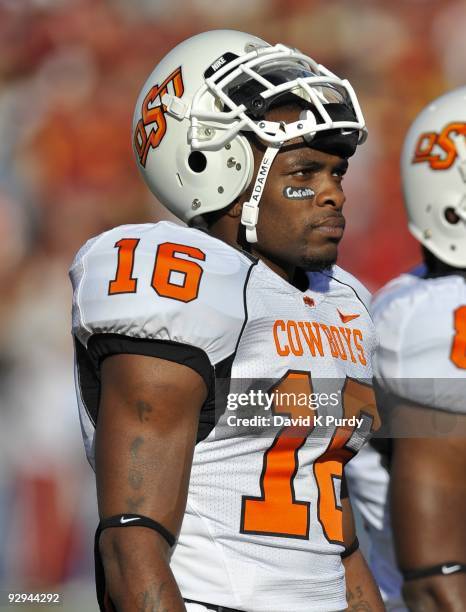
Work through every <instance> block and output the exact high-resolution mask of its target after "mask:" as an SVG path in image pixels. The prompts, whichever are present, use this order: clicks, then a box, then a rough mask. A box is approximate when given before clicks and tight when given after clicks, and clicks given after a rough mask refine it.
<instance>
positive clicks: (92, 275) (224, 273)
mask: <svg viewBox="0 0 466 612" xmlns="http://www.w3.org/2000/svg"><path fill="white" fill-rule="evenodd" d="M251 265H252V261H250V260H249V258H248V257H246V256H245V255H243V254H242V253H240V252H239V251H237V250H235V249H233V248H232V247H230V246H228V245H226V244H225V243H223V242H221V241H220V240H217V239H215V238H212V237H211V236H209V235H208V234H206V233H204V232H201V231H199V230H196V229H191V228H186V227H181V226H179V225H176V224H174V223H171V222H167V221H163V222H160V223H157V224H145V225H126V226H121V227H117V228H114V229H112V230H110V231H108V232H106V233H104V234H102V235H100V236H98V237H97V238H93V239H92V240H90V241H89V242H88V243H87V244H86V245H85V246H84V247H83V248H82V249H81V250H80V251H79V253H78V254H77V256H76V258H75V260H74V262H73V264H72V266H71V269H70V276H71V280H72V284H73V289H74V296H73V333H74V335H75V336H76V337H77V338H78V339H79V340H80V342H81V343H82V344H83V345H84V346H87V343H88V341H89V339H90V337H91V336H92V335H93V334H119V335H122V336H129V337H130V338H137V339H142V340H170V341H172V342H177V343H183V344H188V345H192V346H195V347H197V348H200V349H202V350H203V351H205V352H206V353H207V355H208V357H209V359H210V362H211V364H213V365H215V364H216V363H218V362H220V361H222V360H223V359H224V358H226V357H227V356H229V355H230V354H231V353H233V352H234V350H235V347H236V342H237V340H238V337H239V335H240V331H241V327H242V325H243V321H244V297H243V291H244V287H245V284H246V281H247V277H248V271H249V269H250V267H251Z"/></svg>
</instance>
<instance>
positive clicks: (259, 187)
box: [241, 144, 281, 244]
mask: <svg viewBox="0 0 466 612" xmlns="http://www.w3.org/2000/svg"><path fill="white" fill-rule="evenodd" d="M280 146H281V145H280V144H278V145H276V146H272V147H267V150H266V151H265V153H264V157H263V158H262V161H261V163H260V166H259V171H258V173H257V176H256V180H255V183H254V187H253V190H252V193H251V197H250V199H249V201H248V202H244V204H243V210H242V213H241V223H242V224H243V225H244V226H245V227H246V240H247V241H248V242H249V243H251V244H254V243H256V242H257V232H256V225H257V221H258V219H259V203H260V201H261V197H262V193H263V192H264V187H265V182H266V180H267V177H268V175H269V171H270V168H271V166H272V163H273V160H274V159H275V156H276V155H277V153H278V152H279V151H280Z"/></svg>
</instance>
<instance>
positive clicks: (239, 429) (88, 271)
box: [71, 222, 378, 612]
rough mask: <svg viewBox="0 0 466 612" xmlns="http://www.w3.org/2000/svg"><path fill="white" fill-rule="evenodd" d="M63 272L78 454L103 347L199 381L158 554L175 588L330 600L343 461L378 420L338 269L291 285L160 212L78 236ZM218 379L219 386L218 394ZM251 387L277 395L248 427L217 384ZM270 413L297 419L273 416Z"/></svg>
mask: <svg viewBox="0 0 466 612" xmlns="http://www.w3.org/2000/svg"><path fill="white" fill-rule="evenodd" d="M71 277H72V281H73V285H74V308H73V333H74V336H75V338H76V367H77V377H76V380H77V391H78V401H79V403H80V414H81V422H82V429H83V435H84V441H85V445H86V450H87V454H88V457H89V460H90V462H91V463H92V464H93V462H94V432H95V422H96V417H97V409H98V397H99V364H100V362H101V360H102V359H104V358H105V357H106V356H108V355H111V354H116V353H128V352H129V353H136V354H144V355H153V356H156V357H161V358H164V359H168V360H172V361H177V362H180V363H184V364H185V365H187V366H189V367H191V368H193V369H195V370H196V371H197V372H199V374H200V375H201V376H202V377H203V378H204V380H205V381H206V384H207V386H208V388H209V389H210V394H209V398H208V400H207V401H206V404H205V405H204V407H203V409H202V411H201V415H200V423H199V432H198V440H197V444H196V447H195V452H194V458H193V465H192V470H191V478H190V483H189V493H188V501H187V507H186V513H185V517H184V520H183V525H182V528H181V533H180V535H179V538H178V541H177V544H176V547H175V549H174V552H173V556H172V560H171V567H172V569H173V572H174V575H175V577H176V580H177V582H178V584H179V587H180V590H181V592H182V594H183V596H184V597H185V598H187V599H192V600H196V601H204V602H205V601H207V602H211V603H215V604H217V605H222V606H227V607H233V608H236V609H239V610H248V611H249V612H283V611H284V610H287V611H289V612H312V611H316V612H317V611H322V610H325V611H326V612H331V611H337V610H343V609H345V608H346V598H345V581H344V568H343V565H342V562H341V556H340V555H341V553H342V551H343V550H344V545H343V536H342V520H341V519H342V511H341V505H340V486H341V482H342V474H343V465H344V464H345V463H346V462H347V461H348V460H349V459H350V458H351V457H352V456H353V455H354V454H355V453H356V452H357V451H358V450H359V449H360V447H361V446H362V444H363V443H364V441H365V439H366V438H367V436H368V435H369V433H370V431H371V430H373V429H374V428H375V427H376V426H377V421H378V416H377V413H376V410H375V406H374V402H373V394H372V388H371V387H370V384H369V383H370V381H371V377H372V368H371V358H372V353H373V351H374V349H375V334H374V329H373V324H372V321H371V318H370V315H369V314H368V312H367V310H366V308H365V306H364V304H363V302H362V301H361V300H360V299H359V298H358V296H357V294H356V292H355V290H354V289H353V288H352V287H351V286H350V284H348V281H349V280H351V277H350V276H349V275H347V274H345V273H343V272H342V271H340V270H339V269H338V268H336V267H335V268H334V269H333V271H331V272H329V273H325V274H324V273H313V274H311V275H310V277H311V288H310V289H308V290H307V291H306V292H302V291H300V290H298V289H297V288H295V287H293V286H292V285H290V284H289V283H287V282H286V281H285V280H284V279H283V278H281V277H280V276H279V275H277V274H275V273H274V272H273V271H272V270H271V269H270V268H268V267H267V266H266V265H264V263H262V262H261V261H259V260H256V259H254V258H251V257H250V256H249V255H247V254H245V253H243V252H241V251H239V250H237V249H234V248H232V247H230V246H228V245H226V244H225V243H223V242H221V241H219V240H217V239H214V238H212V237H211V236H209V235H208V234H206V233H204V232H202V231H199V230H197V229H190V228H182V227H180V226H177V225H175V224H173V223H169V222H161V223H158V224H155V225H153V224H147V225H133V226H124V227H119V228H115V229H113V230H111V231H109V232H106V233H105V234H103V235H101V236H99V237H97V238H96V239H93V240H91V241H90V242H89V243H88V244H87V245H85V247H83V249H81V251H80V253H78V255H77V257H76V259H75V262H74V264H73V266H72V269H71ZM221 379H231V386H230V388H229V392H230V395H228V397H226V396H224V397H223V400H224V401H223V403H222V401H221V402H220V405H219V399H218V393H217V404H216V401H215V390H216V385H215V382H216V381H217V383H219V381H220V380H221ZM217 386H221V385H217ZM258 386H259V387H260V388H261V389H264V390H266V391H269V394H270V392H271V390H272V391H273V393H275V399H276V402H275V405H274V407H273V408H270V406H269V409H266V408H264V407H262V408H260V409H259V408H257V405H256V408H255V409H254V414H255V415H256V416H262V417H263V418H264V419H267V418H269V419H272V421H269V422H267V421H262V425H263V426H262V427H259V429H257V428H255V429H254V428H252V429H250V430H248V427H247V425H248V424H247V423H245V422H243V423H242V424H241V423H239V422H238V416H239V415H240V414H241V415H242V416H244V414H245V412H244V409H243V410H235V409H234V408H235V407H237V406H238V405H239V404H240V399H239V396H238V395H235V396H232V395H231V393H232V391H233V390H237V391H242V392H249V391H251V389H252V390H254V387H255V389H256V391H257V388H258ZM282 391H283V396H282V395H280V394H281V392H282ZM287 393H288V395H287ZM291 393H295V395H294V400H292V402H291V404H290V403H288V398H289V397H290V394H291ZM316 394H320V395H319V396H318V398H317V396H316ZM332 394H334V395H332ZM298 395H299V397H302V396H303V395H305V396H306V398H307V399H306V404H305V405H303V404H301V403H299V400H296V397H297V396H298ZM331 395H332V397H333V399H329V398H330V396H331ZM311 396H312V397H314V398H317V399H315V401H316V403H317V404H318V409H317V411H316V410H314V408H315V405H313V406H312V409H311V407H310V406H309V404H308V403H307V402H308V400H309V398H310V397H311ZM284 397H286V398H287V403H286V404H285V400H284ZM235 401H236V404H235ZM251 405H252V404H251ZM248 410H251V408H250V407H248ZM246 414H248V413H247V411H246ZM249 414H252V413H251V412H250V413H249ZM276 416H279V417H282V418H285V417H286V418H291V417H292V418H296V419H298V420H299V419H301V420H299V423H300V425H298V426H296V423H297V421H295V422H294V424H295V426H292V425H290V423H289V422H285V421H282V422H280V424H278V425H276V423H275V421H274V420H273V418H274V417H276ZM314 417H315V418H316V419H317V420H315V419H314ZM317 417H319V418H317ZM327 417H328V419H327ZM306 418H307V419H308V421H304V420H302V419H306ZM335 418H340V419H352V421H351V422H350V421H345V422H344V423H343V422H336V421H334V420H332V419H335ZM355 418H356V419H358V420H359V419H360V422H359V424H358V425H355V424H354V419H355ZM319 419H321V420H319ZM270 423H272V425H276V426H275V428H274V427H268V425H269V424H270ZM248 434H249V435H248Z"/></svg>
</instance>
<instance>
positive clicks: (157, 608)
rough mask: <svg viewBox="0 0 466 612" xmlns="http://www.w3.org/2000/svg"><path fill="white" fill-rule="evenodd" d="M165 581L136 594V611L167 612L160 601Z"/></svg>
mask: <svg viewBox="0 0 466 612" xmlns="http://www.w3.org/2000/svg"><path fill="white" fill-rule="evenodd" d="M165 587H166V583H165V582H162V584H161V585H160V586H159V587H154V588H153V589H151V590H150V591H144V592H143V593H138V595H137V611H138V612H169V610H168V608H166V607H165V604H164V603H163V601H162V596H163V591H164V590H165Z"/></svg>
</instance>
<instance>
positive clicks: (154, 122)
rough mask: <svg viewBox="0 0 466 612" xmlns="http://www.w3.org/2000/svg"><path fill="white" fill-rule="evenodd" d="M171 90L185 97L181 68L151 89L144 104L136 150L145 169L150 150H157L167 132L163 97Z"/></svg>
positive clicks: (135, 138) (138, 126)
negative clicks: (149, 127)
mask: <svg viewBox="0 0 466 612" xmlns="http://www.w3.org/2000/svg"><path fill="white" fill-rule="evenodd" d="M169 88H170V89H173V93H174V95H175V96H177V97H178V98H179V97H181V96H182V95H183V93H184V84H183V76H182V74H181V66H179V67H178V68H177V69H176V70H174V71H173V72H172V73H171V74H170V76H168V77H167V78H166V79H165V80H164V81H163V83H162V84H161V85H154V86H153V87H151V88H150V90H149V92H148V93H147V95H146V97H145V98H144V101H143V103H142V107H141V119H139V121H138V123H137V125H136V129H135V131H134V148H135V149H136V152H137V154H138V158H139V162H140V164H141V165H142V166H143V167H145V166H146V162H147V155H148V154H149V151H150V149H156V148H157V147H158V146H159V145H160V143H161V142H162V140H163V137H164V136H165V134H166V132H167V122H166V119H165V107H164V105H163V104H162V97H163V96H164V95H165V94H166V93H169ZM170 93H171V92H170ZM157 101H158V104H157ZM148 126H152V127H151V130H150V132H149V133H147V131H146V128H147V127H148Z"/></svg>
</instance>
